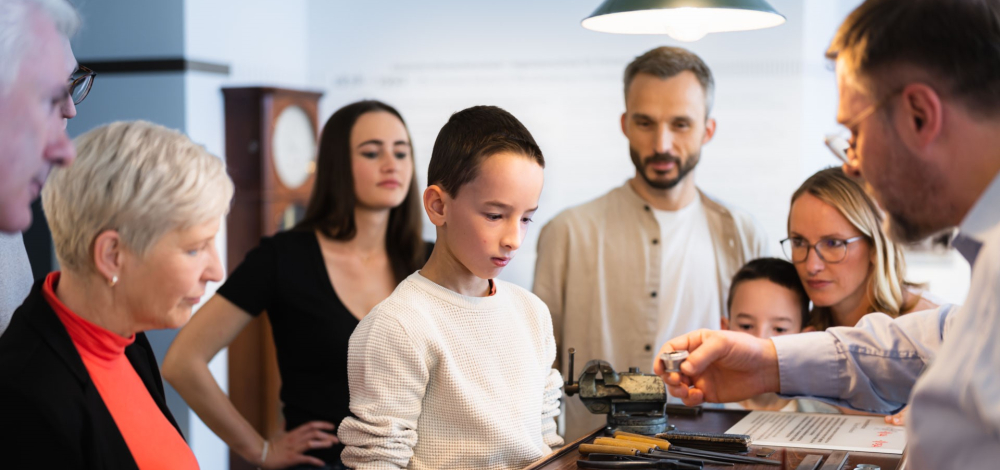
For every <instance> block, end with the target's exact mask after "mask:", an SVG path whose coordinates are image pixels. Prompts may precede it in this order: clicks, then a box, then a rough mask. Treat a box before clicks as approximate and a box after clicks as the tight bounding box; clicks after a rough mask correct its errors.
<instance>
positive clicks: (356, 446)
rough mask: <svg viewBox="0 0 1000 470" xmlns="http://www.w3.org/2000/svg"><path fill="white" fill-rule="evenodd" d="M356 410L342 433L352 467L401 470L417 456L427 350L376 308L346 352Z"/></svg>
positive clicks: (345, 454) (347, 462)
mask: <svg viewBox="0 0 1000 470" xmlns="http://www.w3.org/2000/svg"><path fill="white" fill-rule="evenodd" d="M347 377H348V385H349V387H350V391H351V413H352V414H353V415H354V416H353V417H348V418H346V419H344V421H343V422H342V423H341V425H340V430H339V431H338V437H339V438H340V441H341V443H343V444H344V445H345V446H346V448H345V449H344V452H343V454H341V460H342V461H343V462H344V465H346V466H347V467H349V468H353V469H356V470H364V469H401V468H405V467H406V466H407V464H408V463H409V461H410V458H411V457H413V447H414V446H415V445H416V444H417V419H418V418H419V417H420V412H421V402H422V401H423V398H424V393H425V391H426V388H427V382H428V377H429V373H428V369H427V364H426V362H425V361H424V357H423V355H422V354H421V353H420V351H419V350H418V348H417V347H416V345H415V344H414V342H413V341H412V340H411V338H410V337H409V335H408V334H407V332H406V331H405V330H404V329H403V327H402V326H401V325H400V324H399V322H398V321H397V320H396V319H394V318H391V317H389V316H387V315H385V314H384V313H383V314H380V312H379V308H378V307H376V309H375V310H374V311H373V312H372V313H371V314H369V315H368V316H367V317H365V319H364V320H362V322H361V324H360V325H359V326H358V328H357V330H355V332H354V334H353V335H352V336H351V341H350V344H349V346H348V353H347Z"/></svg>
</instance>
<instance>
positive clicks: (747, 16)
mask: <svg viewBox="0 0 1000 470" xmlns="http://www.w3.org/2000/svg"><path fill="white" fill-rule="evenodd" d="M784 22H785V17H784V16H782V15H781V13H778V12H777V11H776V10H775V9H774V8H773V7H771V5H769V4H768V3H767V2H766V1H765V0H604V3H602V4H601V6H599V7H597V10H595V11H594V13H593V14H591V15H590V16H589V17H587V18H586V19H584V20H583V22H582V25H583V27H584V28H587V29H590V30H593V31H599V32H602V33H617V34H667V35H669V36H670V37H672V38H674V39H676V40H678V41H697V40H699V39H701V38H703V37H705V35H706V34H708V33H719V32H723V31H748V30H752V29H763V28H770V27H772V26H778V25H780V24H782V23H784Z"/></svg>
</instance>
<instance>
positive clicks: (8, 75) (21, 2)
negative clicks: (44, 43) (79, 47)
mask: <svg viewBox="0 0 1000 470" xmlns="http://www.w3.org/2000/svg"><path fill="white" fill-rule="evenodd" d="M35 12H37V13H40V14H42V15H45V17H47V18H49V19H50V20H51V21H52V22H53V23H54V24H55V27H56V30H57V31H59V33H60V34H62V35H63V36H65V37H66V38H67V39H69V38H71V37H73V36H74V35H75V34H76V32H77V31H78V30H79V29H80V15H79V13H77V11H76V9H75V8H73V6H72V5H70V4H69V2H67V1H66V0H0V64H3V69H2V70H0V94H2V93H4V92H5V90H6V88H7V86H8V85H10V84H11V83H12V82H13V81H14V79H15V77H17V74H18V72H19V71H20V69H21V59H22V56H23V55H24V51H25V50H26V49H28V46H29V45H30V44H31V42H30V41H32V40H34V37H35V35H34V33H33V32H32V23H33V22H32V21H31V19H32V13H35Z"/></svg>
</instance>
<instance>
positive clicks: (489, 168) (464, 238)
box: [439, 152, 542, 279]
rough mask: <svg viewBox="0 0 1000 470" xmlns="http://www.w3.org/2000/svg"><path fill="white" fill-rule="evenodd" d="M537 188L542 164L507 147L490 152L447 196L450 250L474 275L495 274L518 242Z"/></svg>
mask: <svg viewBox="0 0 1000 470" xmlns="http://www.w3.org/2000/svg"><path fill="white" fill-rule="evenodd" d="M541 193H542V167H541V166H539V165H538V163H536V162H535V161H534V160H532V159H530V158H527V157H524V156H522V155H519V154H515V153H506V152H505V153H498V154H495V155H492V156H490V157H488V158H487V159H486V160H485V161H484V162H483V163H482V165H481V166H480V168H479V175H478V176H477V177H476V179H474V180H472V181H471V182H469V183H467V184H466V185H464V186H462V187H461V188H459V190H458V196H457V197H455V198H451V197H449V196H447V195H445V201H446V204H445V207H446V209H445V214H444V226H443V228H444V229H445V230H444V236H445V241H446V242H447V248H448V251H450V252H451V253H452V255H453V256H454V257H455V258H456V259H457V260H458V261H459V262H460V263H461V264H462V265H464V266H465V268H466V269H468V270H469V271H470V272H471V273H472V274H474V275H475V276H476V277H479V278H480V279H492V278H495V277H496V276H497V275H499V274H500V271H503V268H504V266H506V265H507V263H508V262H510V260H511V259H513V258H514V255H515V254H516V253H517V249H518V248H519V247H520V246H521V242H522V241H523V240H524V236H525V235H526V234H527V233H528V224H529V222H531V216H532V215H534V213H535V210H536V209H538V198H539V196H540V195H541ZM439 233H441V232H439Z"/></svg>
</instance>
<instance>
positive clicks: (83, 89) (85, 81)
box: [69, 65, 97, 105]
mask: <svg viewBox="0 0 1000 470" xmlns="http://www.w3.org/2000/svg"><path fill="white" fill-rule="evenodd" d="M96 76H97V73H96V72H94V71H93V70H90V69H89V68H87V67H84V66H82V65H81V66H79V67H77V69H76V71H75V72H73V75H71V76H70V78H69V96H70V98H71V99H72V100H73V104H74V105H77V104H80V103H82V102H83V99H84V98H86V97H87V94H89V93H90V87H92V86H94V77H96Z"/></svg>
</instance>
